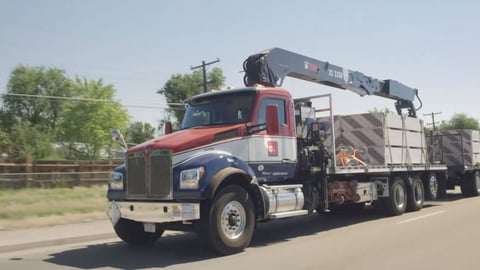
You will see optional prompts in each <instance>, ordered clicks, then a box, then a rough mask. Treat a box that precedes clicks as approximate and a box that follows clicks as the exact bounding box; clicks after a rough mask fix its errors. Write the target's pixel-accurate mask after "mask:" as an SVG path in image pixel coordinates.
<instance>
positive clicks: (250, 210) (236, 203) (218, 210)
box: [197, 185, 255, 255]
mask: <svg viewBox="0 0 480 270" xmlns="http://www.w3.org/2000/svg"><path fill="white" fill-rule="evenodd" d="M200 214H201V215H202V216H201V220H200V228H199V230H197V234H198V235H199V238H200V240H201V241H202V242H204V243H206V244H207V245H208V247H209V248H210V249H212V250H213V251H215V252H217V253H219V254H222V255H230V254H234V253H238V252H241V251H243V250H244V249H245V248H246V247H247V246H248V245H249V244H250V241H251V240H252V236H253V232H254V229H255V210H254V204H253V201H252V198H251V196H250V195H249V194H248V192H247V191H246V190H245V189H244V188H242V187H240V186H237V185H231V186H227V187H225V188H223V189H222V190H221V191H220V193H218V195H216V196H215V199H214V200H213V202H212V203H209V204H207V206H204V207H203V211H202V212H201V213H200Z"/></svg>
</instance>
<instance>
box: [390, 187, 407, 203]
mask: <svg viewBox="0 0 480 270" xmlns="http://www.w3.org/2000/svg"><path fill="white" fill-rule="evenodd" d="M405 199H406V198H405V189H403V188H402V187H401V186H400V185H398V186H396V187H395V189H394V190H393V200H394V202H395V205H396V207H397V208H398V209H401V208H403V207H404V206H405Z"/></svg>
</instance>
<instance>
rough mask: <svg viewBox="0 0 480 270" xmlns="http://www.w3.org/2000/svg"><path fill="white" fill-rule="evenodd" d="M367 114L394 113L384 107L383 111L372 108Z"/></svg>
mask: <svg viewBox="0 0 480 270" xmlns="http://www.w3.org/2000/svg"><path fill="white" fill-rule="evenodd" d="M368 112H369V113H383V114H392V113H394V112H393V111H392V110H390V109H389V108H387V107H385V108H383V109H379V108H377V107H373V110H369V111H368Z"/></svg>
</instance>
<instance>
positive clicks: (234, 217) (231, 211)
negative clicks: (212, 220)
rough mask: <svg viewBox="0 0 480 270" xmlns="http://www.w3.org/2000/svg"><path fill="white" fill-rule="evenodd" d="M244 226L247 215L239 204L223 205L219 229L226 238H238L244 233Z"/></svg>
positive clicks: (235, 202) (234, 202)
mask: <svg viewBox="0 0 480 270" xmlns="http://www.w3.org/2000/svg"><path fill="white" fill-rule="evenodd" d="M246 224H247V215H246V213H245V208H243V206H242V204H241V203H239V202H237V201H233V202H229V203H228V204H227V205H225V207H224V208H223V210H222V215H221V228H222V232H223V233H224V234H225V236H226V237H227V238H229V239H236V238H238V237H240V235H242V233H243V232H244V231H245V226H246Z"/></svg>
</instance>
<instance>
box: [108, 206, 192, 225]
mask: <svg viewBox="0 0 480 270" xmlns="http://www.w3.org/2000/svg"><path fill="white" fill-rule="evenodd" d="M107 215H108V217H109V218H110V221H111V222H112V224H113V225H114V226H115V224H117V222H118V220H119V219H120V218H126V219H131V220H135V221H139V222H144V223H165V222H175V221H189V220H196V219H200V204H199V203H164V202H116V201H112V202H109V205H108V209H107Z"/></svg>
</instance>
